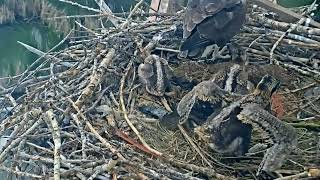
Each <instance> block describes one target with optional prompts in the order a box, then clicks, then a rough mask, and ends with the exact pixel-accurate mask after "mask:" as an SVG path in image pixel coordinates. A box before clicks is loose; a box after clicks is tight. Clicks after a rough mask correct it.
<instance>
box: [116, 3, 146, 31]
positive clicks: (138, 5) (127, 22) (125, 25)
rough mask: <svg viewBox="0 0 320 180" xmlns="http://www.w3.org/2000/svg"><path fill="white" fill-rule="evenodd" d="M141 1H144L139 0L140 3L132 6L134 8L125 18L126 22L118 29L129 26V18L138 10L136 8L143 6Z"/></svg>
mask: <svg viewBox="0 0 320 180" xmlns="http://www.w3.org/2000/svg"><path fill="white" fill-rule="evenodd" d="M143 1H144V0H140V1H139V2H138V3H137V4H136V5H135V6H134V8H133V9H132V11H131V12H130V14H129V16H128V17H127V20H126V21H125V22H124V23H122V24H121V25H120V28H121V29H124V28H126V27H127V26H128V25H129V22H130V21H131V18H132V16H133V14H134V13H135V12H136V11H137V10H138V8H139V7H140V6H141V5H142V4H143Z"/></svg>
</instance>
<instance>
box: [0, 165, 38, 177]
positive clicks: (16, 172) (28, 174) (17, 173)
mask: <svg viewBox="0 0 320 180" xmlns="http://www.w3.org/2000/svg"><path fill="white" fill-rule="evenodd" d="M0 170H2V171H7V172H8V173H12V174H16V175H17V176H24V177H29V178H32V179H44V177H43V176H39V175H35V174H30V173H26V172H21V171H18V170H13V169H10V168H7V167H5V166H4V165H0Z"/></svg>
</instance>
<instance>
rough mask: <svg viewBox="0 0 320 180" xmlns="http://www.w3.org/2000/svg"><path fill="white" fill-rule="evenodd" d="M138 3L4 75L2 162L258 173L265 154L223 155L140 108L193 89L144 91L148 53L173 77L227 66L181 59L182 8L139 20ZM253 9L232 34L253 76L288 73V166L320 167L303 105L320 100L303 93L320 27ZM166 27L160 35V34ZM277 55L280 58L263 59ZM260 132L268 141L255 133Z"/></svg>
mask: <svg viewBox="0 0 320 180" xmlns="http://www.w3.org/2000/svg"><path fill="white" fill-rule="evenodd" d="M141 2H142V1H140V2H139V3H137V5H136V6H135V7H134V8H133V10H132V11H131V12H130V14H129V15H128V18H127V19H123V18H119V20H120V21H122V23H121V24H120V25H119V26H118V27H117V28H105V29H91V30H90V29H87V31H88V32H89V33H91V34H90V36H88V38H86V39H84V40H81V41H79V42H76V43H77V44H76V45H72V46H70V47H68V48H65V49H63V50H60V51H56V52H54V51H53V50H52V51H49V52H48V53H45V54H44V55H43V56H42V57H41V58H39V59H38V60H37V61H36V62H35V63H34V64H33V65H32V66H30V68H28V69H27V70H26V71H25V72H24V73H22V74H20V75H17V76H13V77H5V78H1V81H2V82H3V84H4V87H3V88H2V89H1V91H0V94H1V99H0V101H1V112H3V113H1V120H0V122H1V124H0V137H1V138H2V141H4V143H3V144H4V145H3V146H2V148H1V149H0V162H1V163H0V164H1V165H0V170H2V171H6V172H8V173H9V176H12V175H14V176H25V177H30V178H35V179H47V178H49V177H54V178H55V179H59V177H61V178H64V179H69V178H73V179H95V178H98V179H103V178H114V179H115V178H139V179H147V178H154V179H159V178H169V179H206V178H215V179H216V178H220V179H233V178H237V177H239V178H248V179H253V178H255V175H254V174H255V171H256V170H257V169H258V165H259V163H260V162H261V160H262V153H260V154H259V153H258V154H255V155H251V156H245V157H225V156H221V155H219V154H217V153H214V152H212V151H210V150H209V149H208V148H206V146H205V145H203V146H202V145H201V146H197V144H190V143H189V142H191V141H190V140H193V141H194V142H197V141H196V139H195V137H193V136H192V134H189V133H187V132H185V131H184V130H183V129H180V130H179V131H176V132H172V131H169V130H166V129H164V128H162V127H161V126H159V124H158V119H156V118H150V117H147V116H146V115H145V114H143V113H141V112H140V111H139V110H138V106H139V105H141V104H147V105H148V104H152V105H156V106H158V107H163V108H166V107H167V108H168V107H170V105H172V104H177V103H178V102H179V100H180V98H181V97H182V95H184V94H185V93H186V91H183V92H181V94H180V96H177V97H175V98H170V97H165V96H164V97H154V96H152V95H148V94H147V93H146V92H145V91H144V89H143V86H141V84H140V83H139V81H138V78H137V67H138V65H139V64H140V63H142V62H143V60H144V58H146V56H147V55H148V54H157V55H159V56H161V57H163V58H165V59H167V60H168V62H169V64H170V65H171V66H172V67H173V69H174V73H175V74H176V76H184V77H185V76H186V74H188V78H190V79H191V80H195V81H196V82H201V81H202V80H206V79H209V78H210V77H211V76H212V75H213V74H214V73H215V72H216V69H217V68H221V67H224V66H226V63H220V64H206V62H202V63H201V62H182V61H180V60H178V59H177V56H176V55H177V52H178V49H179V44H180V41H181V23H182V15H183V14H181V13H178V14H176V15H168V14H166V15H163V16H160V17H158V19H157V21H154V22H148V21H142V20H141V19H143V18H142V17H143V16H146V15H148V14H147V13H141V12H138V10H139V8H140V6H142V3H141ZM149 15H154V14H149ZM108 16H110V15H108ZM248 17H249V21H248V22H247V24H246V26H245V27H244V28H243V31H242V33H240V34H239V35H237V36H236V37H235V38H234V39H233V40H234V41H236V42H238V43H239V44H240V45H241V46H242V47H243V48H244V49H245V50H246V51H247V56H248V61H249V62H251V64H253V65H248V67H247V69H248V70H249V71H250V69H251V71H252V74H253V76H254V77H255V78H257V79H259V77H261V76H262V75H264V73H269V74H272V75H274V76H276V77H277V78H279V79H280V80H281V81H282V83H283V86H282V89H281V91H280V94H281V95H282V96H281V97H280V98H279V99H278V100H279V101H281V103H280V104H282V105H283V106H282V107H281V108H282V111H283V114H282V119H283V120H286V121H288V122H289V123H291V124H292V125H293V126H295V127H297V129H298V132H299V137H300V138H299V146H298V150H297V151H296V152H294V153H292V154H291V156H290V157H289V158H288V160H287V162H286V164H285V165H284V166H283V169H285V170H283V171H282V172H283V174H286V175H292V176H293V177H307V176H317V175H319V172H318V170H317V169H316V168H317V165H319V163H320V162H319V159H320V158H319V156H320V153H319V143H320V141H319V129H320V125H319V123H317V119H319V114H320V113H319V111H316V112H314V117H315V119H314V120H312V121H307V122H301V121H299V120H298V119H297V118H296V114H297V112H298V111H300V110H301V109H307V108H309V107H310V106H317V107H319V106H318V105H317V103H319V97H317V98H314V99H312V100H308V99H306V98H305V97H304V92H305V91H306V90H308V89H310V88H312V87H314V86H317V85H318V83H319V75H320V73H319V68H318V67H317V63H319V58H320V54H319V53H318V49H319V45H320V42H319V39H320V29H318V28H311V27H305V26H303V25H301V23H300V24H295V27H294V28H292V25H291V24H289V23H286V22H280V21H277V20H275V19H272V18H270V17H269V16H266V12H265V11H263V10H261V9H260V8H253V7H251V8H250V12H249V13H248ZM113 18H114V16H113ZM135 18H137V19H135ZM179 28H180V30H179ZM283 34H285V36H283ZM159 35H161V39H159V38H154V37H159ZM67 37H68V36H67ZM67 37H66V38H65V39H67ZM65 39H64V40H65ZM64 40H63V41H64ZM58 45H60V44H58ZM58 45H57V46H58ZM270 59H271V60H272V61H273V62H274V64H275V65H269V64H264V65H261V63H263V62H269V60H270ZM194 64H197V65H196V66H194ZM257 64H258V65H257ZM255 68H259V69H258V70H257V69H255ZM204 72H205V73H204ZM259 73H260V74H259ZM294 82H295V83H294ZM281 98H282V100H281ZM283 99H286V101H284V100H283ZM315 109H316V108H315ZM188 138H190V139H189V140H188ZM253 140H254V141H253V143H257V142H261V138H259V135H258V134H255V135H254V137H253ZM310 169H311V170H310ZM317 173H318V174H317ZM285 178H286V177H285Z"/></svg>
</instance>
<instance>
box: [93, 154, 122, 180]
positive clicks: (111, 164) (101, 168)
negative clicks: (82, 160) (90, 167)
mask: <svg viewBox="0 0 320 180" xmlns="http://www.w3.org/2000/svg"><path fill="white" fill-rule="evenodd" d="M117 163H118V157H115V158H112V159H111V160H110V161H109V162H108V163H106V164H103V165H101V166H98V167H96V168H95V172H94V173H93V174H92V175H91V176H90V177H89V178H88V180H93V179H95V178H96V177H97V175H99V174H100V173H102V172H110V171H111V170H112V169H113V168H114V167H115V166H116V165H117Z"/></svg>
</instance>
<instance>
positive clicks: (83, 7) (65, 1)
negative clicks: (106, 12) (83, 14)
mask: <svg viewBox="0 0 320 180" xmlns="http://www.w3.org/2000/svg"><path fill="white" fill-rule="evenodd" d="M59 1H60V2H64V3H68V4H71V5H73V6H78V7H80V8H82V9H86V10H89V11H93V12H97V13H100V10H98V9H94V8H90V7H88V6H84V5H81V4H79V3H76V2H72V1H68V0H59Z"/></svg>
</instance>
